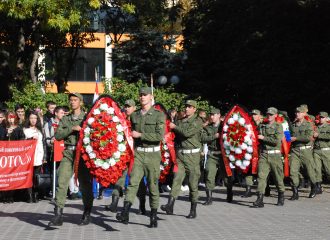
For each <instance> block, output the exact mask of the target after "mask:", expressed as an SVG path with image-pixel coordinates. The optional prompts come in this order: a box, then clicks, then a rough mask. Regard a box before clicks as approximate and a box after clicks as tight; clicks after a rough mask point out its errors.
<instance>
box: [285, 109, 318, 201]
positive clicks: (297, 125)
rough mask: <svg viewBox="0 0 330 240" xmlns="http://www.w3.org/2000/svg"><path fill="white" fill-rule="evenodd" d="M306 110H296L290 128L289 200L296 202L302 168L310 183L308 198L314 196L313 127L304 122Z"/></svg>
mask: <svg viewBox="0 0 330 240" xmlns="http://www.w3.org/2000/svg"><path fill="white" fill-rule="evenodd" d="M306 114H307V109H306V108H305V107H302V106H300V107H297V108H296V121H295V122H294V123H293V126H292V135H291V136H292V137H291V151H290V154H291V155H290V178H291V181H292V192H293V195H292V197H291V198H290V200H298V199H299V194H298V186H299V171H300V168H301V167H302V166H304V167H305V168H306V170H307V174H308V177H309V179H310V181H311V192H310V194H309V197H310V198H314V197H315V195H316V185H315V184H316V178H315V164H314V160H313V151H312V143H313V126H312V123H310V122H308V121H306V119H305V116H306Z"/></svg>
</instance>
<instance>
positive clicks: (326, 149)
mask: <svg viewBox="0 0 330 240" xmlns="http://www.w3.org/2000/svg"><path fill="white" fill-rule="evenodd" d="M321 150H323V151H329V150H330V147H326V148H321Z"/></svg>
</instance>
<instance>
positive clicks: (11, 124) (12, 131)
mask: <svg viewBox="0 0 330 240" xmlns="http://www.w3.org/2000/svg"><path fill="white" fill-rule="evenodd" d="M6 122H7V135H6V138H5V139H6V140H8V141H16V140H23V139H25V135H24V132H23V129H22V127H21V126H19V119H18V117H17V115H16V114H15V113H14V112H8V113H7V117H6ZM3 202H4V203H13V202H14V191H13V190H11V191H6V192H5V193H4V194H3Z"/></svg>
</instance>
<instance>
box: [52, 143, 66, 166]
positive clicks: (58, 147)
mask: <svg viewBox="0 0 330 240" xmlns="http://www.w3.org/2000/svg"><path fill="white" fill-rule="evenodd" d="M64 148H65V146H64V141H63V140H62V141H58V140H54V162H60V161H61V160H62V158H63V151H64Z"/></svg>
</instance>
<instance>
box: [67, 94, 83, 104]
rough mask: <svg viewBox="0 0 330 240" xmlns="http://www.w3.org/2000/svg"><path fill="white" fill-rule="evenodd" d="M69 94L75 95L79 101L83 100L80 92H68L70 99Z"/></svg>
mask: <svg viewBox="0 0 330 240" xmlns="http://www.w3.org/2000/svg"><path fill="white" fill-rule="evenodd" d="M71 96H75V97H77V98H79V99H80V101H82V102H83V101H84V98H83V96H82V95H81V94H80V93H77V92H74V93H69V99H70V97H71Z"/></svg>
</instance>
